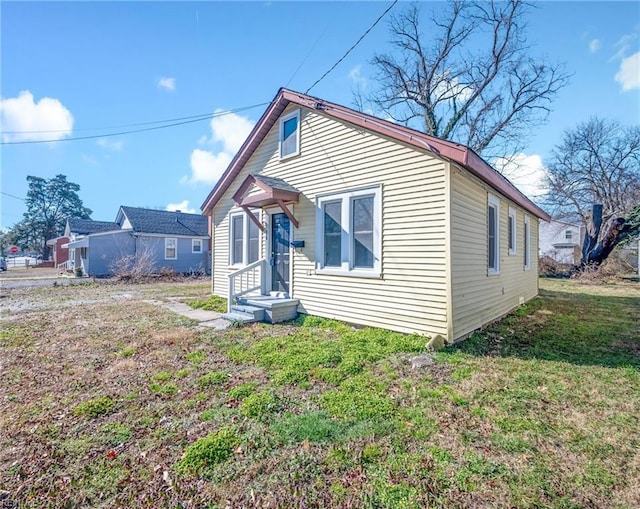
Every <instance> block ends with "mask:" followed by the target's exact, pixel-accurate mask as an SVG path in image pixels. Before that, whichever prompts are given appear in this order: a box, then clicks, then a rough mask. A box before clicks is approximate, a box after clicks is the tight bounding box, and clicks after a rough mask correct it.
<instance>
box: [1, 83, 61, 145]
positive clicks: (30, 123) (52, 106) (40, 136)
mask: <svg viewBox="0 0 640 509" xmlns="http://www.w3.org/2000/svg"><path fill="white" fill-rule="evenodd" d="M0 129H1V130H2V132H3V134H2V139H3V140H4V141H5V142H9V141H46V140H52V141H53V140H60V139H62V138H64V137H65V136H69V135H71V131H72V129H73V115H72V114H71V112H70V111H69V110H68V109H67V108H65V107H64V106H63V104H62V103H61V102H60V101H59V100H58V99H53V98H51V97H43V98H42V99H40V100H39V101H38V102H35V101H34V99H33V94H32V93H31V92H29V91H28V90H23V91H22V92H20V94H18V97H12V98H9V99H0ZM35 131H48V132H35Z"/></svg>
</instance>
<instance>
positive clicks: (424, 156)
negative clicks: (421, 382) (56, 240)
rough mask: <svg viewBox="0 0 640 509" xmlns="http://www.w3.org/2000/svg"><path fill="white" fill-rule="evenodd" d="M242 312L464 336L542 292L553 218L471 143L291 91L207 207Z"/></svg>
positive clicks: (216, 250) (282, 95)
mask: <svg viewBox="0 0 640 509" xmlns="http://www.w3.org/2000/svg"><path fill="white" fill-rule="evenodd" d="M202 211H203V214H205V215H207V216H208V217H209V227H210V233H211V239H212V249H211V252H212V291H213V293H214V294H216V295H219V296H222V297H227V298H228V299H229V307H230V309H229V311H230V313H231V314H230V315H229V316H230V317H232V318H233V317H242V316H243V315H249V316H250V317H251V316H252V317H254V318H256V319H257V318H262V317H263V313H262V311H261V310H263V311H264V312H265V314H264V317H265V318H266V319H267V321H272V322H275V321H279V320H285V319H288V318H290V317H292V316H294V315H295V312H300V313H308V314H311V315H317V316H321V317H327V318H335V319H339V320H344V321H346V322H350V323H354V324H359V325H367V326H373V327H382V328H386V329H390V330H394V331H400V332H408V333H419V334H424V335H428V336H431V337H433V336H435V335H441V336H443V337H444V338H445V339H446V340H447V341H449V342H452V341H455V340H458V339H461V338H464V337H466V336H467V335H469V334H470V333H471V332H473V331H474V330H476V329H478V328H481V327H483V326H485V325H486V324H488V323H490V322H492V321H494V320H496V319H498V318H500V317H501V316H503V315H505V314H506V313H508V312H509V311H511V310H513V309H514V308H516V307H518V306H520V305H521V304H523V303H524V302H526V301H528V300H529V299H531V298H533V297H535V296H536V295H537V293H538V275H537V264H536V260H537V253H538V222H539V220H540V219H542V220H545V221H548V220H549V216H548V215H547V214H546V213H545V212H544V211H543V210H541V209H540V208H539V207H538V206H536V205H535V204H534V203H533V202H532V201H531V200H529V199H528V198H527V197H526V196H524V195H523V194H522V193H521V192H520V191H518V189H516V188H515V187H514V186H513V185H512V184H511V183H510V182H509V181H508V180H507V179H506V178H504V177H503V176H502V175H501V174H499V173H498V172H497V171H495V170H494V169H493V168H492V167H491V166H490V165H489V164H488V163H486V162H485V161H484V160H483V159H482V158H480V156H478V155H477V154H476V153H474V152H473V151H472V150H470V149H468V148H467V147H465V146H462V145H459V144H456V143H453V142H450V141H444V140H441V139H438V138H435V137H433V136H428V135H426V134H423V133H420V132H418V131H415V130H412V129H409V128H407V127H403V126H400V125H396V124H393V123H391V122H388V121H385V120H382V119H379V118H375V117H373V116H370V115H367V114H364V113H361V112H358V111H355V110H352V109H350V108H346V107H344V106H340V105H338V104H334V103H331V102H328V101H325V100H322V99H319V98H315V97H311V96H308V95H304V94H300V93H297V92H293V91H290V90H286V89H281V90H280V91H279V92H278V94H277V95H276V97H275V98H274V100H273V101H272V102H271V103H270V105H269V107H268V108H267V110H266V111H265V112H264V114H263V115H262V117H261V118H260V120H259V121H258V123H257V124H256V126H255V127H254V129H253V131H252V132H251V134H250V135H249V137H248V138H247V140H246V141H245V143H244V144H243V145H242V147H241V148H240V150H239V151H238V153H237V154H236V155H235V157H234V159H233V160H232V162H231V163H230V165H229V167H228V168H227V170H226V171H225V173H224V174H223V175H222V177H221V178H220V180H219V181H218V183H217V184H216V186H215V187H214V188H213V190H212V191H211V193H210V194H209V196H208V197H207V198H206V200H205V202H204V203H203V205H202Z"/></svg>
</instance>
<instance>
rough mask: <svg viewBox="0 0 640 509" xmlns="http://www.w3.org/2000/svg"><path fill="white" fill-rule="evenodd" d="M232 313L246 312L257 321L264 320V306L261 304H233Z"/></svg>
mask: <svg viewBox="0 0 640 509" xmlns="http://www.w3.org/2000/svg"><path fill="white" fill-rule="evenodd" d="M231 312H232V313H245V314H248V315H251V316H252V317H253V319H254V321H256V322H262V321H263V320H264V308H261V307H259V306H249V305H247V304H233V305H232V306H231Z"/></svg>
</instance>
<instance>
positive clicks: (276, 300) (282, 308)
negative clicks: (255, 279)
mask: <svg viewBox="0 0 640 509" xmlns="http://www.w3.org/2000/svg"><path fill="white" fill-rule="evenodd" d="M298 303H299V301H298V299H290V298H288V297H279V296H273V295H250V296H246V297H237V298H236V303H235V304H232V305H231V312H230V313H224V314H223V315H222V317H223V318H226V319H227V320H234V321H240V322H245V323H249V322H266V323H279V322H286V321H288V320H293V319H294V318H296V317H297V316H298Z"/></svg>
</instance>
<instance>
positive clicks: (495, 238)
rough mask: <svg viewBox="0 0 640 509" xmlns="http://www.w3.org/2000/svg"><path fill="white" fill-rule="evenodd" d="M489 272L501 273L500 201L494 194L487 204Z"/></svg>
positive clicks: (489, 197) (490, 196)
mask: <svg viewBox="0 0 640 509" xmlns="http://www.w3.org/2000/svg"><path fill="white" fill-rule="evenodd" d="M487 272H488V274H499V273H500V199H499V198H498V197H497V196H494V195H492V194H490V195H489V196H488V202H487Z"/></svg>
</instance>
